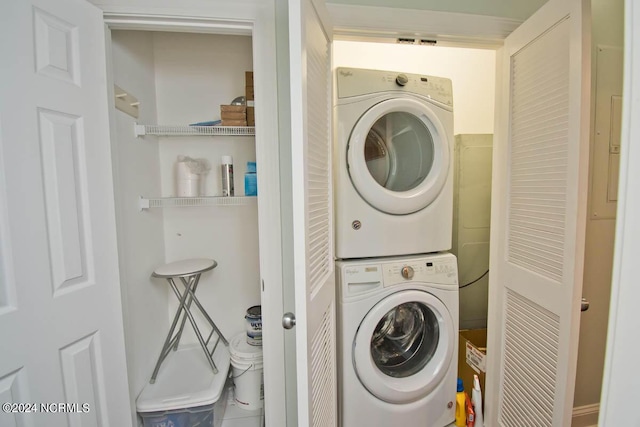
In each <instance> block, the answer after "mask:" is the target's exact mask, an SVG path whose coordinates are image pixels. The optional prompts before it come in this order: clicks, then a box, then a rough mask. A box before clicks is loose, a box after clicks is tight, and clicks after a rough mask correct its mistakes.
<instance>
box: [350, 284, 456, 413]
mask: <svg viewBox="0 0 640 427" xmlns="http://www.w3.org/2000/svg"><path fill="white" fill-rule="evenodd" d="M453 329H454V328H453V320H452V318H451V315H450V314H449V311H448V310H447V308H446V307H445V305H444V304H443V303H442V302H441V301H440V300H439V299H438V298H436V297H434V296H433V295H431V294H429V293H428V292H423V291H418V290H406V291H400V292H396V293H394V294H391V295H389V296H388V297H386V298H384V299H383V300H382V301H380V302H379V303H378V304H376V305H375V306H374V307H373V308H372V309H371V310H370V311H369V312H368V313H367V315H366V316H365V318H364V319H363V320H362V323H361V324H360V327H359V328H358V331H357V333H356V337H355V342H354V345H353V363H354V368H355V371H356V373H357V375H358V378H359V379H360V381H361V382H362V384H363V385H364V386H365V387H366V388H367V390H369V392H370V393H371V394H373V395H374V396H376V397H377V398H379V399H381V400H384V401H386V402H390V403H409V402H413V401H416V400H418V399H420V398H422V397H424V396H425V395H427V394H429V393H430V392H431V391H433V389H434V388H435V387H436V386H437V385H438V384H440V382H441V381H442V380H443V378H444V376H445V374H446V373H447V370H448V368H449V366H450V364H451V361H452V358H453V356H454V354H453V353H454V348H455V336H456V331H454V330H453Z"/></svg>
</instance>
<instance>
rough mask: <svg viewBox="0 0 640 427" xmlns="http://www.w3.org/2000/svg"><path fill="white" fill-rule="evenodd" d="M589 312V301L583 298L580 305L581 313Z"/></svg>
mask: <svg viewBox="0 0 640 427" xmlns="http://www.w3.org/2000/svg"><path fill="white" fill-rule="evenodd" d="M587 310H589V301H587V299H586V298H582V304H581V305H580V311H587Z"/></svg>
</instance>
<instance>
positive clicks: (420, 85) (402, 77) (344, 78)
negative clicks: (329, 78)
mask: <svg viewBox="0 0 640 427" xmlns="http://www.w3.org/2000/svg"><path fill="white" fill-rule="evenodd" d="M336 78H337V85H338V98H349V97H352V96H359V95H369V94H374V93H378V92H388V91H396V92H407V93H414V94H418V95H422V96H424V97H426V98H428V99H431V100H433V101H436V102H438V103H440V104H443V105H444V106H447V107H453V88H452V85H451V80H450V79H447V78H444V77H435V76H425V75H421V74H409V73H399V72H394V71H379V70H363V69H360V68H338V69H337V70H336Z"/></svg>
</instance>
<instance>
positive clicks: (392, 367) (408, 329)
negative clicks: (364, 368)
mask: <svg viewBox="0 0 640 427" xmlns="http://www.w3.org/2000/svg"><path fill="white" fill-rule="evenodd" d="M439 338H440V329H439V327H438V319H437V318H436V316H435V314H434V313H433V311H432V310H431V309H430V308H429V307H427V306H426V305H424V304H421V303H418V302H407V303H404V304H400V305H398V306H396V307H395V308H394V309H392V310H390V311H389V312H387V314H385V316H384V317H383V318H382V319H381V320H380V321H379V322H378V325H377V326H376V328H375V330H374V331H373V336H372V337H371V357H372V358H373V361H374V362H375V364H376V366H377V367H378V369H380V370H381V371H382V372H383V373H384V374H385V375H388V376H390V377H395V378H405V377H409V376H411V375H414V374H415V373H417V372H419V371H420V370H422V368H424V367H425V366H426V364H427V363H429V361H430V360H431V358H432V357H433V355H434V353H435V352H436V348H437V347H438V340H439Z"/></svg>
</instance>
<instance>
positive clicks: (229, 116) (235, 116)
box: [220, 111, 247, 120]
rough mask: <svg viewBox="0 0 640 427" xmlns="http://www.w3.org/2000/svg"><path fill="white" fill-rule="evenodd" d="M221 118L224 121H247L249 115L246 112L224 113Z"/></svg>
mask: <svg viewBox="0 0 640 427" xmlns="http://www.w3.org/2000/svg"><path fill="white" fill-rule="evenodd" d="M220 118H221V119H222V120H247V114H246V113H244V112H235V111H222V112H221V113H220Z"/></svg>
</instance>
